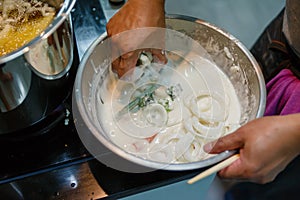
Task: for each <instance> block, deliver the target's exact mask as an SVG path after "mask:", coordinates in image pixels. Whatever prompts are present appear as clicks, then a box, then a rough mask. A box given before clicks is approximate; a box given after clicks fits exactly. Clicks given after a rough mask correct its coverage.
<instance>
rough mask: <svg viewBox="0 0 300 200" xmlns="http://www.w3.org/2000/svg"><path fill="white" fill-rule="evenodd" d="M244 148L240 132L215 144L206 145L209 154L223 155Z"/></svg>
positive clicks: (220, 139)
mask: <svg viewBox="0 0 300 200" xmlns="http://www.w3.org/2000/svg"><path fill="white" fill-rule="evenodd" d="M243 146H244V140H243V137H242V135H241V134H239V132H234V133H231V134H229V135H226V136H224V137H221V138H219V139H218V140H215V141H213V142H210V143H207V144H205V145H204V147H203V148H204V150H205V151H206V152H207V153H221V152H223V151H226V150H235V149H240V148H242V147H243Z"/></svg>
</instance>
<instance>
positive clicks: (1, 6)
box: [0, 0, 55, 56]
mask: <svg viewBox="0 0 300 200" xmlns="http://www.w3.org/2000/svg"><path fill="white" fill-rule="evenodd" d="M54 16H55V9H54V8H53V7H50V6H48V4H46V3H43V2H41V1H39V0H0V56H3V55H6V54H8V53H10V52H12V51H14V50H17V49H18V48H20V47H22V46H23V45H25V44H27V43H28V42H30V41H31V40H32V39H34V38H35V37H36V36H38V35H39V34H41V33H42V32H43V31H44V30H45V29H46V28H47V27H48V26H49V24H50V23H51V22H52V20H53V18H54Z"/></svg>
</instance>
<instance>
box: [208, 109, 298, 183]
mask: <svg viewBox="0 0 300 200" xmlns="http://www.w3.org/2000/svg"><path fill="white" fill-rule="evenodd" d="M299 120H300V114H293V115H286V116H271V117H263V118H260V119H256V120H253V121H251V122H249V123H247V124H246V125H244V126H242V127H240V128H239V129H238V130H236V131H235V132H233V133H231V134H229V135H226V136H224V137H222V138H220V139H219V140H217V141H215V142H213V143H208V144H206V145H205V146H204V150H205V151H206V152H209V153H220V152H223V151H225V150H234V149H239V153H240V158H239V159H238V160H236V161H235V162H234V163H232V164H231V165H230V166H228V167H226V168H224V169H222V170H221V171H219V173H218V175H219V176H220V177H221V178H229V179H241V180H248V181H252V182H257V183H267V182H270V181H272V180H274V179H275V177H276V176H277V175H278V174H279V173H280V172H281V171H282V170H284V169H285V167H286V166H287V165H288V164H289V163H290V162H291V161H292V160H293V159H294V158H295V157H296V156H297V155H298V154H299V153H300V124H299Z"/></svg>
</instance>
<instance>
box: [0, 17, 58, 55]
mask: <svg viewBox="0 0 300 200" xmlns="http://www.w3.org/2000/svg"><path fill="white" fill-rule="evenodd" d="M53 17H54V16H53V15H49V16H45V17H40V18H37V19H34V20H30V21H28V22H26V23H23V24H21V25H20V26H18V27H16V28H11V29H10V30H8V31H7V32H5V33H4V34H1V35H0V56H3V55H5V54H7V53H10V52H12V51H14V50H16V49H18V48H20V47H22V46H23V45H25V44H27V43H28V42H30V41H31V40H32V39H34V38H35V37H36V36H37V35H39V34H40V33H41V32H42V31H43V30H45V29H46V28H47V26H48V25H49V24H50V23H51V21H52V20H53Z"/></svg>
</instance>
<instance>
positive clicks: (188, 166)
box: [74, 14, 266, 171]
mask: <svg viewBox="0 0 300 200" xmlns="http://www.w3.org/2000/svg"><path fill="white" fill-rule="evenodd" d="M166 19H179V20H186V21H190V22H195V23H201V24H204V25H206V26H208V27H209V28H211V29H214V30H217V31H218V32H219V33H220V34H223V35H224V36H226V37H228V38H229V39H230V40H232V41H233V42H234V43H235V44H236V45H237V46H238V47H239V48H240V49H241V50H242V51H243V53H245V54H246V56H247V57H248V58H249V60H250V62H251V64H252V65H253V66H254V68H255V71H256V72H257V76H258V82H259V89H260V100H259V107H258V111H257V114H256V117H257V118H258V117H262V116H263V113H264V110H265V102H266V89H265V85H264V78H263V76H262V72H261V70H260V68H259V65H258V63H257V62H256V60H255V58H254V57H253V56H252V54H251V53H250V52H249V50H248V49H247V48H246V47H245V46H244V45H243V44H242V43H241V42H240V41H239V40H238V39H236V38H235V37H234V36H232V35H231V34H230V33H228V32H227V31H224V30H222V29H220V28H218V27H217V26H215V25H213V24H211V23H208V22H206V21H203V20H201V19H198V18H194V17H189V16H184V15H177V14H169V15H166ZM106 37H107V32H104V33H103V34H102V35H100V37H98V38H97V39H96V40H95V41H94V42H93V43H92V44H91V46H90V47H89V48H88V49H87V51H86V52H85V53H84V55H83V57H82V60H81V62H80V64H79V67H78V71H77V76H76V80H75V84H74V97H75V101H76V105H75V106H77V109H78V111H79V113H80V115H81V117H80V118H81V119H83V122H84V124H85V126H86V127H87V128H88V129H89V131H90V132H91V133H92V134H93V136H94V137H96V138H97V139H98V141H100V142H101V144H102V145H104V146H105V147H106V148H108V149H109V150H110V151H112V152H113V153H115V154H117V155H118V156H120V157H121V158H124V159H126V160H128V161H131V162H133V163H135V164H138V165H141V166H144V167H149V168H153V169H163V170H169V171H182V170H193V169H199V168H204V167H208V166H210V165H213V164H216V163H218V162H220V161H222V160H224V159H226V158H228V157H230V156H232V155H233V154H235V153H236V150H230V151H224V152H222V153H219V154H217V155H214V156H212V157H210V158H207V159H205V160H200V161H196V162H190V163H171V164H167V163H159V162H155V161H151V160H146V159H143V158H141V157H138V156H136V155H133V154H130V153H128V152H126V151H125V150H123V149H121V148H120V147H118V146H117V145H115V144H114V143H112V142H110V141H109V140H108V139H107V138H106V137H105V136H103V135H102V134H97V133H99V132H101V131H103V130H99V129H98V128H97V127H96V126H95V125H94V124H93V123H92V122H91V120H90V117H89V115H88V113H87V112H86V110H85V109H84V105H83V96H82V93H81V80H82V75H83V71H84V68H85V65H86V63H87V61H88V59H89V56H90V55H91V53H92V52H93V50H94V49H95V48H96V46H97V45H99V43H101V41H103V40H104V39H105V38H106ZM79 135H80V133H79ZM87 148H88V149H89V147H87ZM89 150H90V149H89Z"/></svg>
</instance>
